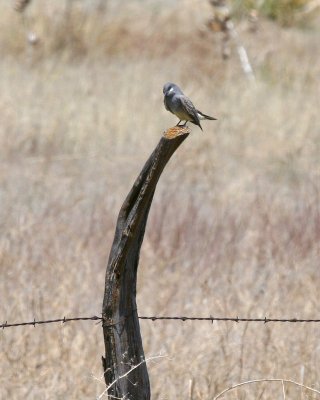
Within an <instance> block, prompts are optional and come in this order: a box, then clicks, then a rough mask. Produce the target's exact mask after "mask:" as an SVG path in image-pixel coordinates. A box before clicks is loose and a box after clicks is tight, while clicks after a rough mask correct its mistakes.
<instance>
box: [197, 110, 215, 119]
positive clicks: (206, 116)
mask: <svg viewBox="0 0 320 400" xmlns="http://www.w3.org/2000/svg"><path fill="white" fill-rule="evenodd" d="M197 114H198V117H199V119H211V120H213V121H216V120H217V118H213V117H210V115H206V114H203V113H202V112H201V111H199V110H197Z"/></svg>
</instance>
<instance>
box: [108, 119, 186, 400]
mask: <svg viewBox="0 0 320 400" xmlns="http://www.w3.org/2000/svg"><path fill="white" fill-rule="evenodd" d="M189 133H190V131H189V129H188V128H182V127H175V128H172V129H170V130H168V131H167V133H166V134H165V136H164V137H163V138H161V140H160V142H159V144H158V145H157V147H156V148H155V150H154V151H153V153H152V154H151V156H150V157H149V159H148V161H147V162H146V164H145V165H144V167H143V169H142V171H141V173H140V175H139V176H138V178H137V179H136V181H135V183H134V185H133V187H132V189H131V191H130V193H129V194H128V196H127V198H126V199H125V201H124V203H123V205H122V207H121V209H120V213H119V216H118V220H117V226H116V231H115V237H114V241H113V244H112V248H111V251H110V256H109V260H108V265H107V271H106V280H105V293H104V298H103V306H102V317H103V335H104V342H105V357H102V364H103V369H104V377H105V382H106V385H107V388H109V389H108V395H109V396H110V398H111V399H112V398H113V397H112V396H114V397H116V398H125V399H131V400H149V399H150V385H149V377H148V371H147V366H146V363H145V362H144V352H143V347H142V340H141V334H140V326H139V319H138V312H137V305H136V282H137V268H138V263H139V255H140V247H141V244H142V241H143V237H144V232H145V227H146V222H147V218H148V214H149V210H150V206H151V202H152V199H153V195H154V192H155V189H156V185H157V182H158V180H159V178H160V175H161V173H162V171H163V169H164V167H165V166H166V164H167V162H168V161H169V159H170V157H171V156H172V155H173V153H174V152H175V151H176V149H177V148H178V147H179V146H180V144H181V143H182V142H183V141H184V140H185V139H186V138H187V136H188V135H189Z"/></svg>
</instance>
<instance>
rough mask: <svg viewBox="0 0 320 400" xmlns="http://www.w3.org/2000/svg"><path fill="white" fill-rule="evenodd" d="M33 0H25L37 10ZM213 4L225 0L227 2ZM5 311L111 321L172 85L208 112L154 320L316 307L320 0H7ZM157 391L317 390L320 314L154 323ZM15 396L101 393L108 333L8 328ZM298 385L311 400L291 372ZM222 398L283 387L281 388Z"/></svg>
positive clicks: (191, 140)
mask: <svg viewBox="0 0 320 400" xmlns="http://www.w3.org/2000/svg"><path fill="white" fill-rule="evenodd" d="M27 3H28V4H27ZM213 3H214V4H213ZM0 6H1V14H0V22H1V34H0V85H1V86H0V87H1V95H0V113H1V126H0V148H1V158H0V167H1V168H0V204H1V207H0V227H1V237H0V274H1V275H0V293H1V302H0V316H1V318H2V320H4V321H5V320H7V321H8V322H9V321H10V322H12V321H22V320H33V318H34V317H35V318H38V319H39V318H45V319H46V318H55V317H57V318H59V317H63V316H67V317H68V316H77V315H79V314H81V315H94V314H97V315H99V313H100V310H101V302H102V296H103V289H104V274H105V267H106V261H107V256H108V253H109V250H110V245H111V242H112V238H113V234H114V228H115V222H116V218H117V214H118V211H119V209H120V206H121V204H122V202H123V200H124V198H125V196H126V194H127V192H128V191H129V189H130V187H131V185H132V183H133V181H134V179H135V178H136V176H137V175H138V173H139V171H140V169H141V168H142V166H143V164H144V162H145V160H146V159H147V157H148V156H149V155H150V153H151V151H152V150H153V149H154V147H155V145H156V144H157V143H158V141H159V138H160V137H161V135H162V133H163V132H164V131H165V130H166V129H167V128H168V127H170V126H172V125H175V124H176V123H177V119H176V118H175V117H174V116H173V115H171V114H169V113H168V112H167V111H166V110H165V109H164V106H163V94H162V87H163V84H164V83H165V82H167V81H173V82H175V83H177V84H178V85H179V86H181V88H182V89H183V91H184V92H185V93H186V95H188V96H190V97H191V98H192V100H193V102H194V103H195V105H196V106H197V107H198V108H199V109H201V110H202V111H203V112H205V113H207V114H209V115H213V116H216V117H217V118H218V121H212V122H210V121H207V122H206V121H204V122H203V128H204V133H202V132H201V131H200V130H199V129H198V128H197V127H193V126H192V134H191V135H190V136H189V137H188V139H187V140H186V142H185V143H184V144H183V145H182V147H181V148H179V151H178V152H177V153H176V154H175V155H174V157H173V158H172V160H170V163H169V165H168V167H167V168H166V171H165V172H164V174H163V176H162V178H161V181H160V182H159V185H158V188H157V191H156V194H155V198H154V203H153V205H152V208H151V212H150V217H149V222H148V226H147V232H146V237H145V241H144V244H143V246H142V252H141V261H140V266H139V276H138V306H139V313H140V314H141V315H157V314H158V315H188V316H199V315H201V316H208V315H210V314H211V315H214V316H237V315H238V316H241V317H264V316H267V317H280V318H281V317H288V318H294V317H296V318H302V317H303V318H314V317H317V316H318V314H319V311H320V310H319V301H318V297H319V279H320V269H319V256H320V246H319V243H320V209H319V204H320V195H319V193H320V168H319V159H320V131H319V123H318V114H319V111H318V101H319V77H320V63H319V33H320V28H319V27H320V25H319V22H320V19H319V1H315V0H310V1H306V0H305V1H302V0H300V1H298V0H295V1H294V0H291V1H289V0H278V1H272V0H265V1H262V0H261V1H250V0H248V1H246V0H244V1H238V0H233V1H232V0H230V1H229V2H221V1H211V2H210V1H205V0H163V1H156V0H143V1H142V0H139V1H138V0H130V1H129V0H127V1H125V0H123V1H121V2H119V1H116V0H105V1H102V0H99V1H98V0H92V1H86V0H59V1H55V2H53V1H51V0H32V1H29V2H24V1H18V0H17V1H12V2H11V1H4V0H1V1H0ZM141 329H142V333H143V340H144V345H145V350H146V356H147V357H148V356H155V355H157V354H159V353H162V354H164V355H166V357H165V358H161V359H159V360H157V361H156V362H155V363H154V364H152V365H151V364H150V366H149V372H150V378H151V384H152V393H153V398H154V399H162V400H163V399H172V398H176V399H180V398H181V399H182V398H183V399H192V400H203V399H212V398H213V397H214V395H216V394H217V393H218V392H219V391H221V390H223V389H225V388H226V387H228V386H230V385H231V384H234V383H238V382H241V381H243V380H248V379H261V378H268V377H273V378H283V379H285V378H287V379H292V380H295V381H298V382H300V383H303V384H305V385H309V386H312V387H314V388H316V389H318V390H320V386H319V373H318V371H319V370H320V347H319V328H318V326H317V325H316V324H308V325H307V324H306V325H302V324H300V325H295V324H293V325H290V326H289V325H285V324H284V325H277V324H273V325H272V324H266V325H261V326H260V325H259V326H257V325H254V324H233V323H215V324H206V323H191V322H190V323H187V322H185V323H180V322H178V323H177V322H172V323H167V322H166V323H164V322H157V323H152V322H151V321H142V322H141ZM0 346H1V357H0V398H1V399H2V398H3V399H65V398H68V399H69V398H70V399H72V398H81V399H92V398H95V397H97V396H98V395H99V394H100V393H102V392H103V390H104V381H103V378H102V367H101V362H100V356H101V354H103V339H102V332H101V327H100V326H99V325H93V324H91V323H85V322H83V323H78V324H73V325H72V324H64V325H62V326H43V327H41V328H36V329H34V328H30V329H23V328H17V329H11V330H10V329H4V330H3V331H1V338H0ZM285 390H286V395H287V398H290V399H297V400H298V399H299V400H301V399H307V398H308V399H311V398H316V397H315V396H313V397H312V394H311V393H309V392H307V391H306V390H304V389H301V390H300V389H299V390H297V388H296V387H294V386H286V388H285ZM232 396H234V397H231V394H229V397H227V396H225V398H235V397H236V398H239V399H244V398H245V399H257V398H261V399H275V398H280V397H283V392H282V388H281V385H280V384H279V385H277V384H271V383H269V384H261V385H252V386H250V387H242V388H241V389H239V390H238V391H237V392H235V393H233V394H232Z"/></svg>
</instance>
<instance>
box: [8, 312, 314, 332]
mask: <svg viewBox="0 0 320 400" xmlns="http://www.w3.org/2000/svg"><path fill="white" fill-rule="evenodd" d="M127 318H128V317H127ZM138 318H139V319H141V320H150V321H152V322H155V321H161V320H162V321H182V322H185V321H198V322H201V321H208V322H211V323H213V322H219V321H229V322H236V323H239V322H262V323H264V324H267V323H269V322H289V323H310V322H316V323H317V322H320V319H305V318H304V319H301V318H267V317H263V318H240V317H213V316H209V317H187V316H181V317H177V316H173V317H171V316H153V317H145V316H139V317H138ZM123 319H124V318H122V319H121V321H117V322H114V321H112V320H110V319H106V322H107V326H114V325H118V324H120V323H121V322H123ZM103 320H104V319H103V317H98V316H97V315H93V316H91V317H70V318H67V317H63V318H56V319H49V320H36V319H35V318H34V319H33V321H28V322H15V323H8V321H5V322H4V323H3V324H0V329H5V328H12V327H18V326H33V327H36V325H45V324H53V323H59V322H61V323H62V324H65V323H67V322H73V321H98V322H102V321H103Z"/></svg>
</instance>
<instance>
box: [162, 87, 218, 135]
mask: <svg viewBox="0 0 320 400" xmlns="http://www.w3.org/2000/svg"><path fill="white" fill-rule="evenodd" d="M163 94H164V105H165V107H166V109H167V110H168V111H170V112H171V113H172V114H175V115H176V116H177V117H178V118H179V120H180V121H179V122H178V123H177V126H181V125H179V124H180V122H181V121H185V123H184V125H182V126H185V125H186V123H187V121H190V122H192V123H193V124H195V125H198V126H199V127H200V129H201V130H202V127H201V125H200V120H201V119H211V120H216V119H217V118H213V117H209V115H206V114H203V113H202V112H201V111H199V110H197V109H196V108H195V106H194V105H193V104H192V101H191V100H190V99H189V98H188V97H187V96H185V95H184V94H183V93H182V90H181V89H180V88H179V86H177V85H175V84H174V83H171V82H168V83H166V84H165V85H164V86H163Z"/></svg>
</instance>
